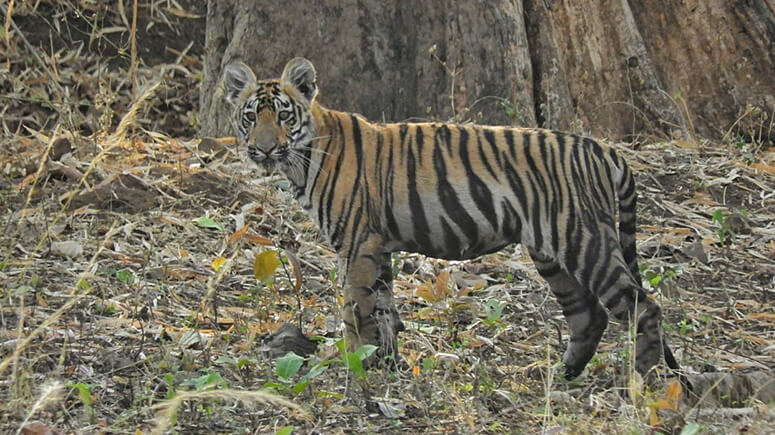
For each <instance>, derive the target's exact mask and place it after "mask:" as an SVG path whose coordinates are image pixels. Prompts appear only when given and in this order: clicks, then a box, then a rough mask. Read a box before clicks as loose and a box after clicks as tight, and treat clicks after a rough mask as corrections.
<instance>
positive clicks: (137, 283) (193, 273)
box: [0, 2, 775, 434]
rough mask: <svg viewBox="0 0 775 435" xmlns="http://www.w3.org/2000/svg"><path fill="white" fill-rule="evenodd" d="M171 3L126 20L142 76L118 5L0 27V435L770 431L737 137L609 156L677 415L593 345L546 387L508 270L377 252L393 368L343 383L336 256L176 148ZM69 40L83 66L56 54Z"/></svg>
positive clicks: (760, 271)
mask: <svg viewBox="0 0 775 435" xmlns="http://www.w3.org/2000/svg"><path fill="white" fill-rule="evenodd" d="M63 4H64V6H63ZM142 4H146V2H142ZM176 4H177V3H175V2H171V3H170V2H167V3H166V6H158V8H157V9H153V8H150V7H147V8H145V9H144V10H143V11H141V12H142V13H144V14H145V15H144V17H145V18H146V22H151V23H155V27H154V26H150V27H149V26H147V25H144V27H143V32H145V33H143V35H145V37H146V38H152V37H157V38H158V37H162V36H163V37H166V38H169V39H170V40H171V41H173V42H171V43H170V44H168V45H167V48H166V49H165V50H161V48H160V47H158V44H155V45H153V44H148V46H149V47H150V46H154V47H155V48H154V50H156V51H155V52H151V51H143V48H144V47H145V46H144V45H143V44H139V46H140V53H141V56H140V58H141V59H142V62H140V63H139V64H137V63H136V64H135V65H136V66H137V68H136V69H133V68H131V66H132V62H131V61H130V59H129V55H128V52H127V51H126V50H122V49H120V47H123V46H126V44H127V41H126V40H125V39H121V36H120V35H124V38H125V35H126V27H128V26H129V25H130V24H129V22H128V21H129V20H127V19H126V18H125V17H123V16H122V14H120V13H117V12H116V10H114V9H111V8H112V7H111V8H108V7H106V8H103V9H100V8H99V7H97V6H94V8H95V9H94V10H87V9H84V8H86V7H87V6H88V5H91V3H88V2H86V3H82V4H80V5H79V6H77V7H76V6H67V5H69V2H63V3H59V4H58V3H56V2H41V3H38V6H35V7H36V8H38V9H29V10H24V9H18V10H17V11H16V15H15V16H14V20H13V21H14V25H15V26H18V27H20V29H21V31H22V33H23V34H24V35H26V39H27V40H26V41H22V40H21V39H20V38H19V37H18V32H16V31H14V29H13V28H12V27H8V26H7V27H6V30H5V32H6V33H8V32H9V30H8V29H11V31H12V32H13V33H14V35H15V38H14V39H13V41H12V42H11V43H9V42H5V44H6V48H9V50H7V51H6V56H7V57H6V58H4V59H3V58H0V71H2V76H1V77H2V78H0V101H2V104H0V106H1V107H0V123H1V124H2V125H0V127H1V128H3V136H2V139H0V222H1V223H2V231H0V432H3V433H26V434H43V433H47V432H46V430H51V431H53V432H52V433H57V432H60V433H92V432H104V433H151V432H153V431H164V430H165V428H166V430H170V428H172V429H174V430H175V431H177V432H180V433H216V432H217V433H277V432H280V433H290V432H291V431H293V432H294V433H296V432H298V433H309V432H317V433H329V432H333V433H339V432H356V431H357V432H368V433H371V432H381V433H397V432H416V433H439V432H444V433H459V432H463V433H478V432H483V433H497V432H504V431H506V432H525V433H539V432H541V433H621V432H626V433H648V432H652V431H655V430H656V431H664V432H667V433H686V434H694V433H731V432H748V433H767V432H771V431H772V427H775V407H774V406H773V404H775V383H774V382H773V369H775V304H774V302H775V148H773V146H772V144H768V143H762V142H760V141H758V142H757V141H756V140H753V141H751V140H748V141H746V140H743V139H738V137H748V138H749V139H750V138H751V137H753V138H756V135H755V134H754V135H750V134H748V135H742V134H738V133H739V132H737V131H736V130H734V129H732V130H730V135H729V137H728V138H725V140H724V141H721V142H720V143H718V142H713V143H712V142H707V141H702V140H697V139H696V138H688V139H684V140H662V141H660V140H649V141H643V142H641V143H630V144H616V145H615V146H616V147H617V148H618V149H619V150H620V151H621V152H622V154H623V155H624V156H625V157H626V158H627V159H628V161H629V162H630V164H631V166H632V167H633V169H634V170H635V171H636V173H637V179H638V182H639V186H640V198H641V199H640V203H639V204H640V205H639V210H638V211H639V233H638V236H639V237H638V240H639V245H638V246H639V256H640V257H639V258H640V263H641V266H642V270H643V272H642V273H643V277H644V280H645V281H646V285H647V286H648V288H649V289H650V290H653V295H654V297H655V298H656V299H657V300H658V301H659V303H660V304H661V305H662V307H663V311H664V315H665V319H664V326H665V334H666V339H667V340H668V342H669V343H670V345H671V346H672V348H673V351H674V353H675V354H676V356H677V358H678V360H679V362H680V363H681V366H682V370H684V372H685V374H686V377H687V379H689V380H690V381H691V383H692V386H693V387H694V388H693V391H688V389H687V388H686V386H685V385H684V386H681V384H679V383H678V382H677V381H675V379H674V378H669V377H667V376H664V377H662V378H660V379H657V380H652V381H651V382H650V383H649V384H650V387H644V386H643V382H642V381H641V380H640V379H639V376H637V375H635V374H633V373H632V372H631V370H628V369H627V367H628V366H629V363H628V361H629V356H630V355H631V354H632V352H631V351H630V350H631V349H632V346H633V344H632V342H633V340H632V339H631V337H630V335H631V334H629V333H628V330H627V328H626V327H624V326H623V325H619V324H616V323H613V322H612V324H611V325H610V326H609V330H608V332H607V333H606V335H605V337H604V339H603V342H602V343H601V345H600V348H599V351H598V354H597V355H596V356H595V358H594V359H593V361H592V362H590V364H589V365H588V367H587V369H586V371H585V372H584V374H582V376H581V377H580V378H579V379H577V380H575V381H572V382H568V381H565V380H563V379H562V377H561V376H560V373H559V364H558V362H559V360H560V358H561V355H562V351H563V349H564V345H565V342H566V341H567V336H568V331H567V325H566V323H565V321H564V319H563V317H562V314H561V312H560V309H559V306H558V305H557V304H556V302H555V301H554V300H553V298H552V297H551V294H550V292H548V289H547V286H546V284H545V283H544V282H543V281H542V280H541V279H540V278H539V277H538V275H537V273H536V271H535V269H534V268H533V266H532V264H531V263H530V261H529V259H528V257H527V256H526V255H525V254H524V253H523V252H522V250H521V249H520V248H519V247H518V246H514V247H510V248H507V249H505V250H503V251H501V252H499V253H495V254H491V255H487V256H484V257H481V258H479V259H476V260H473V261H468V262H454V261H441V260H434V259H429V258H425V257H422V256H418V255H413V254H403V253H397V254H395V255H394V265H395V267H394V270H395V293H396V300H397V304H398V307H399V311H400V313H401V316H402V318H403V319H404V321H405V323H406V325H407V330H406V331H404V332H402V333H401V334H400V336H399V347H400V348H399V354H400V356H401V359H402V364H401V365H400V366H399V368H398V369H397V370H387V369H371V370H369V371H367V372H365V376H363V373H362V372H361V371H360V370H359V369H358V367H357V364H356V363H353V362H352V355H347V354H345V353H343V352H341V351H340V350H339V349H338V347H337V341H338V340H337V337H339V336H340V335H341V328H340V325H341V320H340V316H339V311H340V309H339V306H340V305H339V304H340V297H339V296H338V295H339V294H340V288H339V285H338V283H337V279H336V259H335V254H334V252H333V251H332V250H331V248H330V247H329V246H327V245H326V244H325V243H323V242H322V240H321V238H320V237H319V235H318V232H317V230H316V229H315V227H314V224H312V222H311V221H310V220H309V219H308V218H307V217H306V216H305V215H304V213H303V212H302V211H301V209H300V208H299V207H298V206H297V205H296V204H295V203H294V201H293V200H292V195H291V194H290V193H289V192H288V191H287V183H286V182H285V181H284V180H283V179H282V178H281V177H278V176H273V175H262V174H258V173H257V172H256V171H255V170H254V169H253V168H251V167H250V166H249V165H247V164H245V163H244V161H243V156H242V155H241V153H240V152H239V150H237V149H236V146H235V145H234V144H233V141H231V140H228V139H220V140H212V139H197V138H196V123H197V120H196V116H197V103H198V93H197V84H198V82H199V80H200V79H201V52H202V50H201V44H202V41H199V40H197V41H194V40H193V39H190V41H191V42H188V41H189V36H187V34H186V33H185V32H186V31H187V32H196V29H197V26H199V28H201V27H202V26H203V23H204V19H203V18H202V16H203V9H202V8H203V6H202V5H201V4H199V5H198V6H197V2H192V4H194V6H192V7H191V8H187V9H186V10H184V9H182V8H180V7H174V6H175V5H176ZM84 5H87V6H84ZM27 7H32V6H27ZM17 8H21V6H18V7H17ZM79 8H80V9H79ZM197 8H198V9H197ZM5 12H6V11H5V10H3V15H4V16H5ZM75 12H79V13H80V14H81V15H80V16H79V15H78V14H76V13H75ZM86 15H88V16H89V17H92V18H90V20H91V21H88V20H87V21H88V22H89V23H95V22H98V23H99V24H100V26H99V27H91V28H89V27H88V26H87V27H84V26H83V23H81V21H79V20H85V18H83V17H84V16H86ZM94 17H98V18H94ZM68 19H69V20H70V21H69V22H68V23H69V24H67V26H66V28H67V29H68V30H70V31H73V32H76V33H77V32H81V33H78V35H80V36H79V37H80V40H81V41H82V44H81V45H77V44H75V43H72V41H70V42H68V41H56V40H54V39H53V38H50V36H49V35H50V33H51V29H53V28H55V27H56V26H58V25H59V24H57V23H60V22H67V20H68ZM79 23H81V24H79ZM9 26H10V24H9ZM121 26H125V27H123V28H124V29H125V30H124V31H120V30H119V31H117V30H111V29H116V28H121ZM38 28H42V29H43V30H44V31H39V30H35V29H38ZM183 28H185V29H187V30H186V31H184V32H183V33H181V30H180V29H183ZM154 32H158V33H154ZM165 32H166V33H165ZM58 33H59V34H61V33H62V32H61V29H59V31H58ZM95 33H97V35H96V36H95ZM146 33H147V35H146ZM160 34H161V36H160ZM203 34H204V32H203V31H202V32H201V35H203ZM138 35H139V36H138V43H140V42H141V39H140V36H141V35H140V34H139V33H138ZM201 35H200V36H199V37H200V38H201ZM111 38H113V39H111ZM76 39H77V38H76ZM174 41H177V42H174ZM181 41H182V42H181ZM176 43H177V44H178V45H175V44H176ZM9 44H10V46H9ZM99 44H104V48H99V47H97V48H95V46H97V45H99ZM39 46H41V47H44V48H45V49H44V50H42V51H41V50H37V49H33V48H32V47H39ZM78 47H80V48H78ZM101 50H103V51H101ZM33 51H34V52H36V53H38V54H37V57H36V56H33V55H32V54H31V53H32V52H33ZM95 53H96V54H95ZM106 53H108V54H106ZM145 62H147V63H148V64H152V66H146V64H145ZM132 71H134V72H132ZM132 74H134V75H136V80H137V83H138V84H139V85H138V86H137V87H136V89H135V90H134V91H133V90H132V81H131V80H130V79H129V77H131V76H132ZM769 115H770V116H772V114H769ZM747 116H751V117H754V116H760V117H761V116H763V115H762V114H760V113H753V112H752V113H750V114H748V115H747ZM768 122H769V124H768ZM762 125H765V126H766V125H769V126H770V128H772V127H771V126H772V124H771V121H770V120H769V119H767V122H765V123H763V124H762ZM769 137H772V136H771V135H770V136H769ZM265 252H277V253H278V255H279V257H281V258H282V259H283V261H282V263H281V264H279V266H278V267H277V268H276V269H275V268H274V267H272V265H271V261H267V258H268V257H267V254H263V253H265ZM256 258H259V259H260V260H259V261H256ZM284 323H292V324H296V325H298V326H300V327H301V328H302V330H303V331H304V333H305V334H307V335H309V336H314V337H315V340H317V343H318V345H317V350H316V351H315V352H314V354H313V355H312V356H310V357H308V358H306V362H305V363H304V364H303V365H302V364H301V360H300V359H297V358H294V357H293V356H290V357H282V356H277V355H273V353H272V351H273V347H272V346H270V345H268V344H267V341H266V338H267V336H268V334H271V333H272V332H274V331H276V330H277V329H278V328H279V327H280V326H281V325H283V324H284ZM347 361H350V364H349V365H348V364H347ZM348 367H349V368H348ZM698 396H699V397H698Z"/></svg>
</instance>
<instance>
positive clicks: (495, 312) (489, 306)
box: [482, 299, 506, 329]
mask: <svg viewBox="0 0 775 435" xmlns="http://www.w3.org/2000/svg"><path fill="white" fill-rule="evenodd" d="M505 306H506V303H505V302H501V301H499V300H497V299H490V300H489V301H487V303H486V304H485V305H484V312H485V314H486V315H487V318H485V319H484V320H482V323H484V324H485V325H487V326H489V327H490V328H493V329H495V328H505V323H504V322H503V319H502V318H501V315H502V314H503V308H504V307H505Z"/></svg>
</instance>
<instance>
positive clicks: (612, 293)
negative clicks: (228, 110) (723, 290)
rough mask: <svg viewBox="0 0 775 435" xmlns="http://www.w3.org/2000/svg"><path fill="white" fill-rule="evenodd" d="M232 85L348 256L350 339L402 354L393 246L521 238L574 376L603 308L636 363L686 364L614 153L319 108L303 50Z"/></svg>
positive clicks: (486, 247)
mask: <svg viewBox="0 0 775 435" xmlns="http://www.w3.org/2000/svg"><path fill="white" fill-rule="evenodd" d="M225 81H226V86H227V91H228V92H229V100H230V101H232V102H233V104H234V107H235V125H236V127H237V129H238V132H239V138H238V139H240V142H241V143H242V144H244V145H245V146H246V147H247V150H248V156H249V157H250V158H251V159H252V160H254V161H255V162H256V163H259V164H262V165H267V166H270V167H279V169H280V170H281V171H282V172H284V173H285V175H286V176H287V177H288V179H289V180H290V182H291V183H292V184H293V186H294V189H295V193H296V197H297V199H298V200H299V202H300V203H301V205H302V206H303V207H304V209H305V210H306V211H307V212H308V213H309V214H310V216H311V217H312V218H313V220H314V221H315V222H316V223H317V224H318V226H319V227H320V229H321V231H322V232H323V233H324V235H325V236H326V238H327V239H328V241H329V242H330V243H331V245H332V246H333V247H334V248H335V249H336V251H337V253H338V255H339V257H340V261H341V263H342V269H343V272H345V274H346V275H345V286H346V288H345V307H344V313H343V317H344V320H345V328H346V337H347V338H348V340H349V342H350V345H351V346H352V347H354V348H357V347H358V346H360V345H361V344H364V343H371V344H378V345H380V346H381V351H382V353H383V354H392V353H394V352H395V342H396V341H395V336H396V333H397V332H398V331H400V330H401V329H402V328H403V325H402V323H401V321H400V319H399V317H398V313H397V311H396V309H395V305H394V302H393V295H392V267H391V256H390V253H391V252H394V251H410V252H419V253H422V254H425V255H429V256H433V257H440V258H447V259H467V258H472V257H476V256H479V255H483V254H486V253H490V252H493V251H497V250H499V249H501V248H502V247H504V246H505V245H508V244H510V243H518V242H519V243H522V244H523V245H524V246H526V247H527V248H528V251H529V252H530V255H531V257H532V258H533V260H534V262H535V264H536V267H537V268H538V271H539V273H540V274H541V275H542V276H543V277H544V278H545V279H546V280H547V282H548V283H549V285H550V287H551V289H552V291H553V292H554V294H555V295H556V297H557V299H558V301H559V303H560V304H561V306H562V308H563V313H564V315H565V316H566V318H567V319H568V322H569V325H570V330H571V339H570V344H569V345H568V348H567V350H566V352H565V355H564V357H563V362H564V363H565V366H566V375H567V376H568V377H573V376H576V375H578V374H579V373H580V372H581V370H582V369H583V368H584V366H585V365H586V363H587V362H588V361H589V359H590V358H591V357H592V356H593V355H594V352H595V350H596V347H597V344H598V342H599V340H600V337H601V336H602V333H603V331H604V330H605V328H606V325H607V314H606V310H605V309H604V308H603V307H605V308H607V309H608V311H610V312H611V313H612V314H613V315H614V316H615V317H617V318H618V319H621V320H624V321H627V320H628V319H630V318H637V330H638V332H639V337H638V339H637V343H636V352H637V356H636V368H637V369H638V371H640V372H641V373H646V372H647V371H648V370H649V369H650V368H651V367H652V366H654V365H655V364H657V363H658V362H659V361H660V359H661V355H662V352H663V349H664V352H665V357H666V359H667V362H668V365H669V366H671V368H677V365H676V364H675V360H674V358H673V357H672V354H671V353H670V351H669V348H668V347H667V345H666V344H664V345H663V341H662V337H661V327H660V322H661V312H660V309H659V306H658V305H656V303H654V302H653V301H652V300H651V299H649V298H648V297H647V296H646V294H645V292H644V290H643V289H642V287H641V282H640V277H639V272H638V266H637V260H636V252H635V202H636V193H635V182H634V179H633V176H632V173H631V172H630V170H629V168H628V166H627V164H626V162H625V161H624V160H623V159H621V158H620V157H619V156H618V155H617V154H616V153H615V152H614V151H613V150H612V149H610V148H607V147H605V146H603V145H600V144H598V143H597V142H595V141H593V140H591V139H588V138H581V137H578V136H575V135H570V134H564V133H557V132H552V131H548V130H541V129H525V128H510V127H486V126H477V125H454V124H444V123H422V124H374V123H370V122H368V121H366V120H365V119H363V118H362V117H359V116H357V115H353V114H349V113H343V112H337V111H333V110H329V109H326V108H324V107H322V106H320V105H319V104H318V103H317V102H316V100H315V96H316V83H315V73H314V69H313V67H312V65H311V64H310V63H309V61H306V60H304V59H300V58H297V59H294V60H292V61H291V62H289V64H288V65H287V66H286V69H285V71H284V73H283V77H282V78H281V79H280V80H269V81H257V80H256V79H255V76H254V75H253V73H252V71H250V69H249V68H247V67H246V66H244V65H243V64H239V65H236V66H235V65H234V64H232V65H230V66H229V67H227V70H226V75H225ZM617 214H618V216H619V221H620V223H619V228H618V231H617V225H616V216H617Z"/></svg>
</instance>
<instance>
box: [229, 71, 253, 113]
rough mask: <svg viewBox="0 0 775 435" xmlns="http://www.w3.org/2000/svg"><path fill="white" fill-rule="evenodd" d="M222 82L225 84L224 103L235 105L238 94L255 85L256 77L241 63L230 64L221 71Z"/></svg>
mask: <svg viewBox="0 0 775 435" xmlns="http://www.w3.org/2000/svg"><path fill="white" fill-rule="evenodd" d="M223 82H224V83H225V84H226V101H228V102H229V103H231V105H236V104H237V100H238V99H239V96H240V94H241V93H242V91H244V90H245V89H247V88H249V87H251V86H253V85H255V84H256V75H255V74H253V70H251V69H250V67H249V66H247V65H245V64H244V63H242V62H232V63H230V64H228V65H226V68H225V69H224V70H223Z"/></svg>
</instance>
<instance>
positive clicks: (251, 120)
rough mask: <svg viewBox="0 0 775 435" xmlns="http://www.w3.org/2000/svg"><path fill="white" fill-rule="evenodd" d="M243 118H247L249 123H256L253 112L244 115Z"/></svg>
mask: <svg viewBox="0 0 775 435" xmlns="http://www.w3.org/2000/svg"><path fill="white" fill-rule="evenodd" d="M245 117H246V118H248V121H250V122H256V114H255V113H254V112H248V113H246V114H245Z"/></svg>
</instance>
